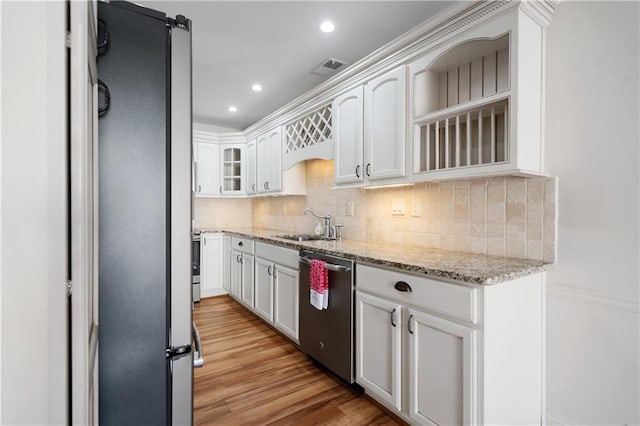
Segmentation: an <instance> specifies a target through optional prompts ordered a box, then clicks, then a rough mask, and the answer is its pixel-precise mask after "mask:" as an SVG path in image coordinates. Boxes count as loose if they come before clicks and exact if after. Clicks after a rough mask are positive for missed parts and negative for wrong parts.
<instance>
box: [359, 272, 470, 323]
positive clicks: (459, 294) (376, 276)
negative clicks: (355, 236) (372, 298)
mask: <svg viewBox="0 0 640 426" xmlns="http://www.w3.org/2000/svg"><path fill="white" fill-rule="evenodd" d="M401 281H403V282H405V283H407V284H408V285H409V286H410V287H411V291H406V292H403V291H399V290H397V289H396V288H395V285H396V283H398V282H401ZM399 287H402V284H400V285H399ZM356 289H357V290H361V291H368V292H371V293H374V294H378V295H380V296H384V297H388V298H392V299H395V300H398V301H401V302H404V303H408V304H411V305H414V306H417V307H420V308H424V309H427V310H429V311H432V312H437V313H441V314H444V315H447V316H450V317H453V318H456V319H460V320H463V321H467V322H471V323H473V324H476V323H477V322H478V289H477V288H473V287H467V286H464V285H458V284H451V283H446V282H443V281H437V280H433V279H430V278H425V277H418V276H416V275H411V274H406V273H403V272H398V271H390V270H388V269H382V268H375V267H371V266H367V265H357V266H356Z"/></svg>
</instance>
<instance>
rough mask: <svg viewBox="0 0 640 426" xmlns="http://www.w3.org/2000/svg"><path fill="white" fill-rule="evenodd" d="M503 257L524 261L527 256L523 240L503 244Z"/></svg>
mask: <svg viewBox="0 0 640 426" xmlns="http://www.w3.org/2000/svg"><path fill="white" fill-rule="evenodd" d="M504 255H505V256H507V257H517V258H520V259H524V258H526V256H527V245H526V241H525V240H509V239H508V240H507V241H506V244H505V253H504Z"/></svg>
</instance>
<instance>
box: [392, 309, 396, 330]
mask: <svg viewBox="0 0 640 426" xmlns="http://www.w3.org/2000/svg"><path fill="white" fill-rule="evenodd" d="M391 325H392V326H394V327H395V326H396V308H393V311H391Z"/></svg>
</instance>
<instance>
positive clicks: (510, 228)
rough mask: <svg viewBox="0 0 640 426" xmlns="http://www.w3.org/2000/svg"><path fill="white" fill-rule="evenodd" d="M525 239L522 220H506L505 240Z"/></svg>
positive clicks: (524, 228) (524, 227)
mask: <svg viewBox="0 0 640 426" xmlns="http://www.w3.org/2000/svg"><path fill="white" fill-rule="evenodd" d="M525 240H526V226H525V224H524V222H507V242H509V241H525Z"/></svg>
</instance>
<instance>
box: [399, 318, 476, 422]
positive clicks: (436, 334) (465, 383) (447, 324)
mask: <svg viewBox="0 0 640 426" xmlns="http://www.w3.org/2000/svg"><path fill="white" fill-rule="evenodd" d="M408 314H409V319H408V324H407V328H408V333H409V416H410V417H411V418H412V419H414V420H415V421H416V422H418V423H420V424H434V425H462V424H465V425H468V424H476V415H475V412H476V408H475V407H476V391H475V385H474V380H473V378H474V377H475V375H476V361H475V360H476V357H475V349H474V348H475V346H476V344H475V341H476V331H475V330H474V329H472V328H469V327H465V326H463V325H460V324H456V323H454V322H451V321H447V320H443V319H442V318H438V317H435V316H432V315H429V314H427V313H424V312H420V311H415V310H411V309H409V310H408Z"/></svg>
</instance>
